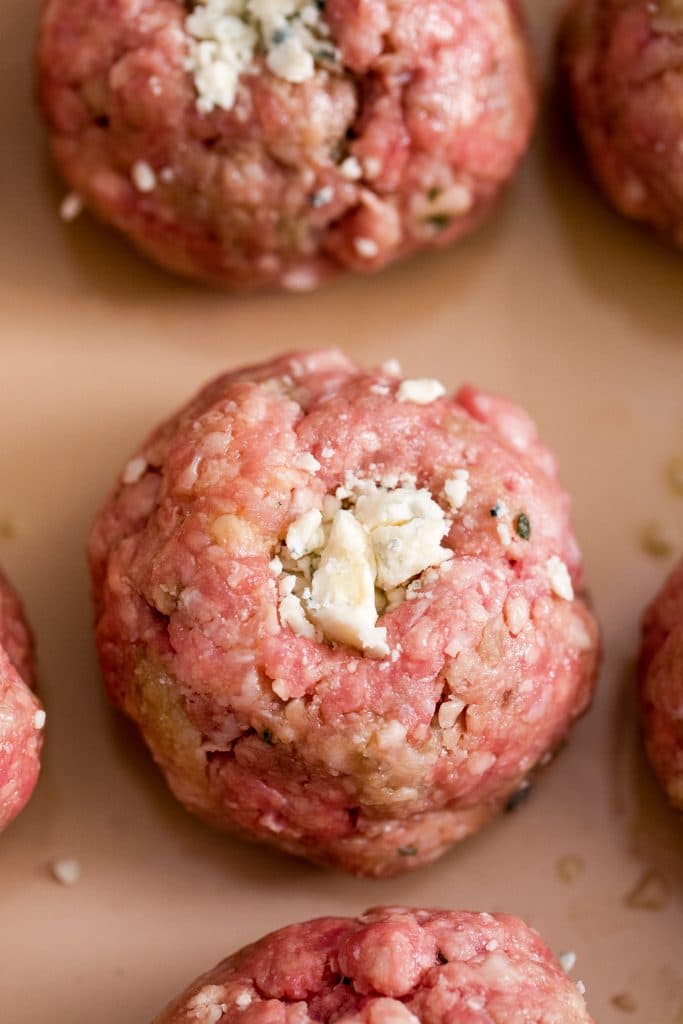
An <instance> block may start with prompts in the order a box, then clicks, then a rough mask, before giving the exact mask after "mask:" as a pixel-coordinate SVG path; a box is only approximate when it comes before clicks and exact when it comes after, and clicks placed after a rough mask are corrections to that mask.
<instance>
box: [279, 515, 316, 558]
mask: <svg viewBox="0 0 683 1024" xmlns="http://www.w3.org/2000/svg"><path fill="white" fill-rule="evenodd" d="M322 521H323V517H322V512H320V511H319V509H317V508H312V509H310V510H309V511H308V512H304V514H303V515H302V516H300V517H299V518H298V519H296V520H295V521H294V522H293V523H292V525H291V526H290V528H289V529H288V530H287V538H286V541H285V543H286V544H287V547H288V548H289V553H290V554H291V556H292V558H295V559H297V558H303V556H304V555H310V553H311V551H315V550H316V548H322V546H323V544H324V543H325V534H324V532H323V528H322Z"/></svg>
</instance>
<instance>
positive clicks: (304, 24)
mask: <svg viewBox="0 0 683 1024" xmlns="http://www.w3.org/2000/svg"><path fill="white" fill-rule="evenodd" d="M185 29H186V32H187V33H188V36H189V53H188V57H187V60H186V64H185V66H186V69H187V70H188V71H190V72H191V73H192V76H193V78H194V84H195V88H196V90H197V96H198V99H197V109H198V110H199V111H200V112H201V113H210V111H212V110H213V109H214V108H215V107H220V108H222V109H223V110H230V109H231V108H232V107H233V106H234V104H235V99H236V97H237V87H238V83H239V79H240V76H241V75H242V74H243V73H244V72H245V71H247V70H248V69H250V68H252V67H253V66H254V62H255V58H256V56H257V55H258V54H264V55H265V63H266V66H267V67H268V69H269V70H270V71H272V73H273V74H274V75H277V76H278V78H282V79H284V80H285V81H287V82H292V83H293V84H299V83H301V82H304V81H306V80H307V79H309V78H311V77H312V76H313V74H314V73H315V62H316V60H322V61H323V62H326V63H329V62H330V61H332V62H334V61H337V60H338V53H337V51H336V50H335V48H334V47H333V46H332V44H331V41H330V32H329V28H328V26H327V24H326V22H325V20H324V19H323V17H322V16H321V12H320V10H319V8H318V5H317V4H316V3H311V2H310V0H199V2H198V3H197V4H196V6H195V8H194V10H193V11H192V13H191V14H190V15H189V16H188V17H187V18H186V20H185Z"/></svg>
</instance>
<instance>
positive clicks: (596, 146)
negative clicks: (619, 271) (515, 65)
mask: <svg viewBox="0 0 683 1024" xmlns="http://www.w3.org/2000/svg"><path fill="white" fill-rule="evenodd" d="M562 60H563V64H564V69H565V75H566V78H567V81H568V83H569V87H570V96H571V100H572V104H573V107H574V112H575V117H576V122H577V125H578V128H579V131H580V133H581V136H582V138H583V142H584V145H585V147H586V151H587V154H588V158H589V160H590V162H591V164H592V167H593V170H594V172H595V175H596V177H597V178H598V181H599V182H600V184H601V186H602V188H603V190H604V191H605V193H606V195H607V197H608V198H609V199H610V200H611V202H612V203H613V204H614V205H615V206H616V207H617V209H618V210H619V211H620V212H621V213H623V214H624V215H625V216H627V217H632V218H634V219H635V220H638V221H642V222H644V223H645V224H649V225H651V226H653V227H654V228H656V229H657V230H658V231H660V232H663V233H664V234H666V235H668V236H669V237H670V238H671V239H672V240H673V241H674V242H676V243H677V244H678V245H683V72H682V70H681V69H682V68H683V8H682V7H681V5H680V3H678V2H676V0H654V2H651V0H574V4H573V6H572V8H571V9H570V12H569V14H568V17H567V19H566V23H565V27H564V33H563V39H562Z"/></svg>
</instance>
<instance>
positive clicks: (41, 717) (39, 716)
mask: <svg viewBox="0 0 683 1024" xmlns="http://www.w3.org/2000/svg"><path fill="white" fill-rule="evenodd" d="M46 721H47V715H46V714H45V712H44V711H43V709H42V708H39V709H38V711H35V712H34V714H33V728H34V729H44V728H45V722H46Z"/></svg>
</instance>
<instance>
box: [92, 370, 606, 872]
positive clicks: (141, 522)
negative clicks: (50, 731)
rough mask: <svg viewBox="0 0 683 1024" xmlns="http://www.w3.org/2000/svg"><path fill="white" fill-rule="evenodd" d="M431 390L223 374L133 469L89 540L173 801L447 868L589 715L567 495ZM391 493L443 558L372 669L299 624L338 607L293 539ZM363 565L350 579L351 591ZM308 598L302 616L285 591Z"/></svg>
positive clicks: (490, 424)
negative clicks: (298, 526) (296, 531)
mask: <svg viewBox="0 0 683 1024" xmlns="http://www.w3.org/2000/svg"><path fill="white" fill-rule="evenodd" d="M423 383H424V382H422V384H421V383H420V382H417V385H418V387H417V390H415V382H413V384H412V385H411V383H410V382H408V383H406V382H405V381H402V380H401V378H399V377H398V376H395V375H394V370H393V369H392V370H390V371H386V372H385V371H377V372H366V371H364V370H362V369H359V368H358V367H357V366H355V365H354V364H352V363H351V362H350V361H349V360H348V359H347V358H346V357H345V356H343V355H342V354H341V353H339V352H336V351H323V352H313V353H301V354H295V355H291V356H284V357H282V358H280V359H276V360H275V361H273V362H271V363H266V364H263V365H260V366H256V367H250V368H247V369H244V370H241V371H238V372H235V373H229V374H227V375H226V376H224V377H220V378H219V379H218V380H216V381H214V382H213V383H211V384H209V385H208V386H207V387H206V388H205V389H204V390H203V391H201V392H200V394H199V395H198V396H197V397H196V398H195V399H194V400H193V401H192V402H190V403H189V405H187V406H186V407H185V408H184V409H182V410H181V411H180V412H179V413H178V414H177V415H175V416H173V417H172V418H171V419H170V420H169V421H168V422H166V423H165V424H164V425H162V426H161V427H160V428H159V429H158V430H156V431H155V432H154V434H153V435H152V436H151V437H150V439H149V440H148V441H147V442H146V443H145V444H144V445H143V447H142V448H141V449H140V452H139V453H138V455H137V456H136V457H135V458H133V459H132V460H131V461H130V462H129V463H128V465H127V466H126V468H125V470H124V471H123V474H122V476H121V478H120V479H119V481H118V483H117V485H116V487H115V490H114V492H113V494H112V495H111V497H110V498H109V500H108V502H107V503H106V505H105V507H104V509H103V510H102V512H101V514H100V517H99V519H98V522H97V524H96V526H95V528H94V531H93V534H92V538H91V542H90V561H91V567H92V572H93V580H94V595H95V600H96V619H97V641H98V645H99V652H100V658H101V664H102V668H103V671H104V676H105V680H106V684H107V688H108V690H109V693H110V696H111V698H112V699H113V701H114V702H115V703H116V704H117V705H118V706H119V707H121V708H122V709H124V710H125V711H126V713H127V714H128V715H130V717H131V718H132V719H134V721H136V722H137V724H138V726H139V728H140V730H141V732H142V734H143V736H144V737H145V740H146V742H147V743H148V745H149V747H150V749H151V750H152V753H153V754H154V757H155V759H156V761H157V762H158V764H159V765H160V767H161V768H162V770H163V772H164V773H165V775H166V778H167V780H168V783H169V785H170V786H171V788H172V789H173V791H174V793H175V794H176V796H177V797H178V798H179V799H180V800H181V801H182V802H183V803H184V804H185V806H186V807H188V808H189V809H190V810H191V811H193V812H194V813H196V814H198V815H199V816H200V817H202V818H203V819H205V820H206V821H208V822H211V823H212V824H214V825H217V826H220V827H224V828H228V829H231V830H234V831H237V832H239V833H241V834H243V835H246V836H250V837H253V838H257V839H259V840H261V841H265V842H268V843H271V844H273V845H275V846H278V847H281V848H282V849H284V850H288V851H291V852H293V853H296V854H300V855H303V856H306V857H309V858H311V859H314V860H317V861H321V862H325V863H328V864H333V865H337V866H339V867H342V868H344V869H347V870H349V871H353V872H357V873H361V874H368V875H383V874H387V875H388V874H393V873H397V872H400V871H403V870H406V869H408V868H411V867H415V866H416V865H419V864H423V863H425V862H428V861H431V860H433V859H434V858H435V857H438V856H439V855H440V854H441V853H442V852H443V851H444V850H445V849H446V847H447V846H448V845H449V844H451V843H453V842H454V841H456V840H458V839H461V838H462V837H464V836H466V835H468V834H469V833H471V832H473V831H475V830H476V829H478V828H479V827H480V826H481V825H482V824H483V823H484V822H486V821H487V820H488V819H490V818H491V817H492V816H493V815H494V814H495V813H496V812H497V811H498V810H499V809H500V808H501V807H502V806H503V805H504V804H505V803H506V801H507V800H508V799H509V798H510V797H511V795H512V794H514V793H515V792H516V791H517V790H518V788H519V787H520V786H521V785H523V783H524V780H525V779H526V777H527V775H528V774H529V772H530V771H531V770H532V769H533V767H534V766H535V765H536V764H537V763H538V762H539V761H540V760H542V759H544V758H545V756H546V755H547V754H548V753H549V752H550V751H552V750H553V749H554V748H555V747H556V746H557V745H558V744H559V743H560V742H561V740H562V739H563V738H564V736H565V735H566V733H567V731H568V729H569V726H570V725H571V723H572V722H573V721H574V720H575V719H576V718H577V717H578V716H579V715H580V714H581V713H582V712H583V711H584V710H585V709H586V707H587V705H588V702H589V700H590V696H591V691H592V687H593V683H594V679H595V675H596V665H597V660H598V635H597V627H596V624H595V621H594V619H593V617H592V615H591V613H590V611H589V610H588V608H587V606H586V603H585V601H584V600H583V598H582V597H581V593H582V579H581V565H580V556H579V552H578V549H577V546H576V542H575V540H574V536H573V534H572V531H571V527H570V523H569V517H568V499H567V496H566V494H565V493H564V491H563V490H562V489H561V487H560V485H559V483H558V480H557V475H556V468H555V460H554V458H553V456H552V455H551V453H550V452H549V451H548V449H546V448H545V447H544V446H543V445H542V444H541V442H540V441H539V440H538V438H537V434H536V431H535V428H534V426H533V424H532V423H531V421H530V420H529V419H528V417H527V416H526V415H525V413H524V412H522V411H521V410H520V409H518V408H517V407H515V406H513V405H510V404H509V403H507V402H505V401H503V400H502V399H499V398H495V397H493V396H491V395H488V394H484V393H481V392H477V391H475V390H473V389H471V388H464V389H463V390H461V391H460V392H459V394H457V395H456V396H455V397H445V396H443V397H438V395H439V389H438V386H437V387H436V390H434V385H436V382H426V383H427V391H429V389H430V388H431V389H432V394H427V395H425V393H424V391H425V389H424V387H423ZM409 394H415V396H416V400H410V399H409V398H408V397H407V395H409ZM417 398H419V399H420V402H422V403H423V404H420V402H418V401H417ZM425 399H428V400H427V401H425ZM399 477H401V479H402V480H403V482H404V485H405V488H407V489H403V490H400V492H397V491H396V490H395V489H394V490H393V491H392V490H391V488H392V487H395V484H396V481H397V479H398V478H399ZM376 481H380V484H377V483H376ZM453 481H455V486H453ZM385 486H386V487H387V488H388V490H386V491H384V492H383V493H384V495H385V497H386V496H388V497H389V498H392V500H393V499H397V498H398V497H399V496H400V495H402V496H403V497H404V498H406V499H407V500H409V501H411V500H412V501H413V502H416V501H417V500H418V499H419V498H420V497H422V498H425V496H426V498H427V499H428V505H429V508H428V510H427V512H428V513H429V514H430V515H432V519H431V520H429V519H424V518H423V519H415V520H411V523H410V525H409V527H408V530H411V529H413V528H415V529H417V530H420V529H422V528H423V527H424V526H425V524H426V525H427V526H429V525H430V523H431V524H432V525H433V524H434V522H435V520H434V518H433V516H434V515H435V514H436V515H437V517H438V516H441V517H442V521H443V522H444V523H445V524H446V525H445V526H444V527H443V529H444V531H445V536H444V538H443V541H442V546H441V547H437V548H436V551H437V555H438V558H437V559H435V561H438V560H439V559H442V558H443V559H446V560H444V561H442V563H441V564H440V565H438V566H435V565H434V562H432V563H430V564H432V565H433V567H432V568H428V569H425V571H422V572H420V571H416V572H415V573H414V575H412V576H411V577H410V579H409V580H408V581H404V584H403V585H401V586H399V587H397V588H396V590H386V591H382V590H378V591H377V601H378V605H377V608H378V609H379V617H378V619H377V623H376V630H375V633H373V634H372V637H373V638H374V639H373V640H372V642H377V643H378V649H377V650H375V651H374V652H370V651H366V650H365V649H359V645H358V644H356V645H355V646H353V645H352V644H351V642H338V643H334V642H331V641H330V634H329V633H328V634H325V630H324V629H323V630H322V632H321V631H320V629H315V628H314V626H313V625H312V624H311V623H310V622H309V621H307V620H306V618H305V617H304V616H303V613H301V614H300V615H299V617H298V618H297V614H295V613H296V612H297V611H299V612H301V608H302V607H303V605H304V604H306V602H307V601H309V599H310V601H311V604H310V608H311V609H312V611H311V614H312V615H315V614H320V615H322V614H324V613H326V610H327V609H328V605H327V603H326V601H325V600H322V599H321V598H320V595H318V598H317V600H318V601H319V603H318V604H316V600H314V599H316V594H315V587H316V581H318V580H319V579H320V578H321V577H320V573H321V572H322V565H323V562H322V558H324V555H323V556H321V561H320V563H319V567H318V568H317V569H315V568H314V566H315V564H316V563H317V558H318V556H317V555H313V556H311V560H310V565H309V566H308V572H309V575H311V574H312V575H311V581H310V582H307V578H306V572H307V569H306V565H307V561H306V558H304V559H303V560H302V561H301V562H297V563H296V565H297V566H298V567H299V568H297V569H296V570H295V571H292V572H291V573H289V572H283V571H282V560H285V561H286V560H287V558H288V557H289V554H288V552H289V548H287V552H285V551H283V543H284V542H285V540H286V542H287V544H288V545H289V539H290V533H289V530H290V527H292V524H293V523H300V522H302V517H303V516H304V515H306V516H310V515H312V516H313V517H314V518H315V517H317V518H318V520H319V518H320V516H321V514H322V513H321V511H320V510H321V509H322V510H323V511H324V512H326V514H327V511H328V510H329V509H330V506H332V508H333V509H334V508H335V507H336V506H338V505H339V504H340V499H339V498H338V497H336V495H340V494H341V495H342V496H343V495H348V494H349V493H350V490H353V488H354V487H360V488H361V489H362V488H369V489H371V490H372V489H373V488H379V489H380V490H381V487H385ZM418 492H419V493H418ZM376 493H379V491H376ZM447 495H450V497H448V496H447ZM430 496H431V498H430ZM341 503H342V504H345V503H346V504H348V500H347V501H346V502H344V500H343V499H342V502H341ZM454 506H455V509H454ZM360 508H361V498H358V499H357V504H356V506H355V509H356V513H358V510H359V509H360ZM426 514H427V513H426ZM334 515H335V522H337V520H339V521H341V520H342V519H344V521H345V522H346V523H347V524H348V520H349V516H351V518H354V516H353V515H352V514H351V513H345V512H344V510H343V509H341V510H338V512H335V513H334ZM437 521H438V519H437ZM350 525H354V524H353V523H351V524H350ZM359 529H360V528H359ZM381 533H382V531H381V530H380V531H379V533H378V534H373V535H372V536H373V537H374V538H375V540H376V539H377V538H378V537H379V536H380V534H381ZM389 533H391V528H389ZM375 540H373V544H374V543H375ZM402 543H403V542H402V541H394V540H391V541H390V543H389V544H388V545H386V551H387V552H388V553H389V555H390V556H391V555H392V554H393V553H395V551H397V550H398V551H400V550H403V552H404V553H405V551H406V548H405V546H404V547H403V548H401V544H402ZM392 545H393V546H392ZM409 547H410V545H408V548H409ZM418 550H419V551H420V552H421V551H423V550H424V547H423V546H421V545H418ZM413 551H414V549H413ZM290 553H291V552H290ZM288 564H289V563H288ZM344 566H346V567H347V568H348V563H347V562H345V561H344V559H342V561H341V562H338V563H335V562H333V564H332V577H333V579H334V580H335V581H339V580H341V579H346V580H347V582H348V579H349V578H350V579H351V580H352V582H353V583H354V584H355V581H356V580H357V579H358V578H359V577H358V576H357V575H354V574H353V573H352V574H351V576H350V577H349V576H346V577H344V576H343V570H344ZM301 567H303V568H301ZM328 568H329V566H328ZM338 570H339V572H341V575H340V574H339V572H338ZM297 573H298V575H297ZM409 575H410V571H409ZM291 583H294V584H296V585H297V586H299V592H300V593H301V595H302V596H301V599H300V600H299V599H298V598H297V597H296V596H293V595H291V596H288V597H287V596H284V597H283V594H284V595H287V594H288V584H291ZM302 587H303V589H301V588H302ZM574 591H575V592H576V596H574ZM311 595H312V596H311ZM354 599H355V598H354ZM370 600H371V601H372V602H373V604H372V607H373V613H374V612H375V604H374V599H373V598H372V596H371V598H370ZM288 602H289V603H290V604H291V603H292V602H293V604H294V608H293V609H292V608H291V607H288V606H287V605H288ZM316 608H318V612H317V613H316V611H315V609H316ZM377 630H379V631H380V633H382V632H383V631H384V630H385V631H386V634H385V639H386V644H385V649H384V653H382V650H381V648H382V644H381V642H379V641H378V640H377ZM342 639H343V638H342Z"/></svg>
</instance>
